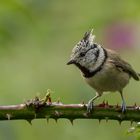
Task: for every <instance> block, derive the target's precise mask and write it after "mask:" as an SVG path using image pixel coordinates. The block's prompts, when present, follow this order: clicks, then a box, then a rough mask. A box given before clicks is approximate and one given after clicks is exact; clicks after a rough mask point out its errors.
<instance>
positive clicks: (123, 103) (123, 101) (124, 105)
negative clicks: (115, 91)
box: [120, 91, 126, 113]
mask: <svg viewBox="0 0 140 140" xmlns="http://www.w3.org/2000/svg"><path fill="white" fill-rule="evenodd" d="M120 94H121V98H122V112H123V113H124V112H125V111H126V104H125V100H124V98H123V92H122V91H120Z"/></svg>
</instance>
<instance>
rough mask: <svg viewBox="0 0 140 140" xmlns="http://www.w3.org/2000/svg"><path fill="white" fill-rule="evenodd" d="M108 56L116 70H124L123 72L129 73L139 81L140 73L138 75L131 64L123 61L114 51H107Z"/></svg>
mask: <svg viewBox="0 0 140 140" xmlns="http://www.w3.org/2000/svg"><path fill="white" fill-rule="evenodd" d="M107 52H108V55H109V60H108V61H109V62H110V63H113V64H114V65H115V66H116V68H118V69H122V71H124V72H126V73H128V74H129V75H130V76H132V77H133V78H134V79H135V80H137V81H139V75H138V73H136V72H135V71H134V70H133V68H132V66H131V65H130V64H128V63H127V62H125V61H124V60H122V59H121V58H120V57H119V56H118V54H116V53H115V52H113V51H110V50H107Z"/></svg>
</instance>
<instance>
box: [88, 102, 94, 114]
mask: <svg viewBox="0 0 140 140" xmlns="http://www.w3.org/2000/svg"><path fill="white" fill-rule="evenodd" d="M93 106H94V105H93V101H89V102H88V104H87V111H88V113H91V111H92V110H93Z"/></svg>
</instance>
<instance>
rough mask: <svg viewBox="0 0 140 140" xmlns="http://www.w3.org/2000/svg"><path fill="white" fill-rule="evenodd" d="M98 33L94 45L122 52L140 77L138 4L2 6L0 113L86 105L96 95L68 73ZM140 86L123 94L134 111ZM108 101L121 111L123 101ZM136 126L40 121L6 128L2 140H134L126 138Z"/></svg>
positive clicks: (59, 1)
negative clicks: (79, 50)
mask: <svg viewBox="0 0 140 140" xmlns="http://www.w3.org/2000/svg"><path fill="white" fill-rule="evenodd" d="M91 28H94V33H95V34H96V37H97V38H96V41H97V42H98V43H100V44H102V45H103V46H104V47H108V48H112V49H115V50H117V51H118V52H119V53H120V55H121V56H122V57H123V58H124V59H125V60H127V61H129V62H130V64H132V65H133V67H134V68H135V69H136V70H137V71H140V65H139V64H140V63H139V59H140V46H139V44H140V40H139V36H140V1H138V0H133V1H132V0H123V1H122V0H117V1H114V0H98V1H97V0H86V1H84V0H71V1H68V0H4V1H2V0H1V1H0V105H6V104H18V103H21V102H24V101H26V100H27V99H30V98H33V97H34V96H35V95H39V96H41V97H43V96H44V95H45V93H46V91H47V89H51V90H52V91H54V93H53V94H52V95H51V96H52V99H53V101H56V100H57V99H58V98H61V101H62V102H63V103H80V102H82V101H85V102H87V101H88V100H89V99H90V98H91V97H93V96H94V95H95V91H94V90H93V89H91V88H90V87H89V86H88V85H86V84H85V82H84V81H83V80H82V78H81V76H80V74H79V71H78V69H76V68H75V67H74V66H67V65H66V62H67V61H68V59H69V56H70V54H71V50H72V48H73V46H74V45H75V44H76V43H77V42H78V41H79V40H80V39H81V37H82V36H83V34H84V33H85V32H86V31H87V30H89V29H91ZM139 84H140V83H138V82H135V81H134V80H131V84H129V86H127V87H126V88H125V90H124V96H125V99H126V102H127V104H128V105H133V104H134V103H135V102H137V103H138V102H139V99H140V94H139V90H140V86H139ZM103 100H108V101H109V103H110V104H117V103H119V104H121V98H120V95H119V94H116V93H114V94H107V95H104V96H102V97H101V98H100V99H99V100H98V101H96V103H100V102H102V101H103ZM129 127H130V122H123V123H122V125H121V126H120V125H119V123H118V122H116V121H109V122H108V123H106V122H105V121H102V122H101V124H99V122H98V120H75V121H74V125H73V126H72V125H71V124H70V122H69V121H68V120H65V119H63V120H58V123H57V124H56V123H55V121H54V120H50V122H49V124H47V121H46V120H45V119H44V120H34V121H33V125H32V126H30V125H29V124H28V123H27V122H26V121H23V120H20V121H3V122H0V140H9V139H10V140H26V139H33V140H38V139H40V140H44V139H51V140H54V139H57V140H71V139H77V140H84V139H89V140H90V139H94V140H103V139H104V140H112V139H113V140H118V139H120V140H122V139H123V140H132V139H135V138H134V137H133V136H128V135H126V131H127V129H128V128H129Z"/></svg>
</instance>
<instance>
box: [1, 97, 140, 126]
mask: <svg viewBox="0 0 140 140" xmlns="http://www.w3.org/2000/svg"><path fill="white" fill-rule="evenodd" d="M86 106H87V105H86V104H84V103H82V104H62V103H61V102H60V101H58V102H51V97H50V94H47V95H46V96H45V98H44V99H39V97H35V98H34V99H31V100H29V101H27V102H26V103H24V104H19V105H8V106H0V120H27V121H28V122H29V123H31V121H32V120H33V119H43V118H46V119H47V121H48V120H49V119H50V118H53V119H55V120H56V121H57V119H60V118H66V119H69V120H70V121H71V123H72V124H73V120H74V119H98V120H99V121H100V120H102V119H103V120H106V121H108V120H118V121H119V122H120V123H121V122H122V121H130V122H131V123H132V122H133V121H135V122H138V121H140V107H139V106H137V105H134V106H127V109H126V112H125V113H122V112H121V107H120V106H118V105H109V104H108V103H107V102H106V103H105V102H103V103H102V104H99V105H96V106H94V108H93V111H92V112H91V113H88V112H87V107H86Z"/></svg>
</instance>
